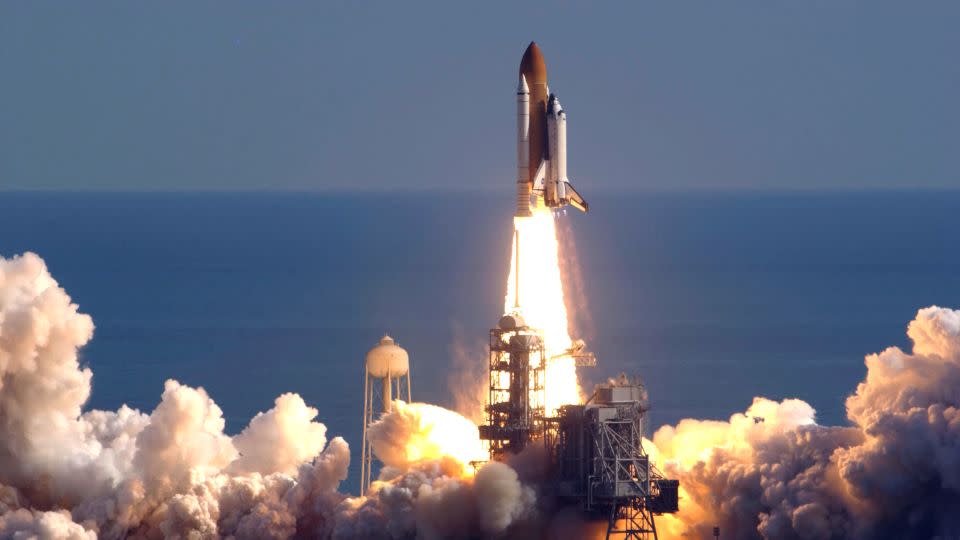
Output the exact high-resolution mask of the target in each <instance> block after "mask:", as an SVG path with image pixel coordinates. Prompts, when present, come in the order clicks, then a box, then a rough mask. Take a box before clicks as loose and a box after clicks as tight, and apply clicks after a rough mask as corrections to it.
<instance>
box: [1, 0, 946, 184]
mask: <svg viewBox="0 0 960 540" xmlns="http://www.w3.org/2000/svg"><path fill="white" fill-rule="evenodd" d="M957 28H960V3H954V2H922V3H920V2H916V3H908V2H896V3H893V2H802V3H799V2H798V3H782V2H776V3H774V2H736V3H733V2H703V3H700V2H690V3H683V4H682V5H680V4H679V3H672V2H671V3H666V2H664V3H659V4H647V3H612V2H611V3H602V4H601V5H599V7H598V4H595V3H586V2H577V3H574V2H562V3H556V4H546V3H537V4H533V3H528V4H524V5H523V6H514V5H513V4H511V3H506V2H494V3H489V4H488V3H460V2H452V3H401V2H391V3H370V2H282V3H267V2H242V1H241V2H192V1H191V2H162V3H160V2H157V3H147V2H119V1H118V2H26V1H23V2H20V1H13V0H11V1H8V2H3V3H0V189H71V190H86V189H97V190H102V189H106V190H194V189H196V190H309V191H324V190H352V189H358V190H435V189H444V190H456V189H471V190H474V189H502V186H503V185H504V184H510V183H512V181H513V175H514V167H515V164H514V157H515V156H514V126H515V118H514V111H515V108H514V107H515V106H514V101H513V99H514V90H515V85H516V70H517V64H518V63H519V60H520V56H521V54H522V53H523V50H524V48H525V46H526V44H527V43H528V42H529V41H530V40H536V41H537V42H538V43H540V45H541V46H542V48H543V51H544V54H545V56H546V59H547V68H548V72H549V77H550V85H551V90H553V91H555V92H556V93H557V94H558V95H559V97H560V99H561V101H562V102H563V104H564V107H565V109H566V110H567V113H568V125H569V135H568V139H569V160H570V161H569V169H570V172H571V178H572V179H573V180H574V183H575V185H577V186H578V188H579V189H580V191H581V192H583V193H584V194H589V193H590V192H591V191H593V190H597V191H600V190H614V189H628V190H649V189H654V190H700V189H709V190H715V189H720V190H723V189H741V188H746V189H774V190H776V189H824V188H827V189H865V188H870V189H873V188H877V189H902V188H950V187H956V186H958V185H960V182H958V180H960V174H958V171H960V106H958V105H957V99H958V98H960V62H958V61H957V54H958V51H960V32H958V31H957Z"/></svg>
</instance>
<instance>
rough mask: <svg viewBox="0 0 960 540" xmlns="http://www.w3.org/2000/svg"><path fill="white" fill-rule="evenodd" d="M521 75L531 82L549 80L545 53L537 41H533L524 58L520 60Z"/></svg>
mask: <svg viewBox="0 0 960 540" xmlns="http://www.w3.org/2000/svg"><path fill="white" fill-rule="evenodd" d="M520 75H523V76H524V77H526V78H527V82H528V83H529V84H537V83H545V82H547V64H546V62H544V61H543V53H542V52H540V47H537V44H536V42H534V41H531V42H530V46H529V47H527V50H526V52H524V53H523V59H522V60H520Z"/></svg>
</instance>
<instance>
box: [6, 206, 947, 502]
mask: <svg viewBox="0 0 960 540" xmlns="http://www.w3.org/2000/svg"><path fill="white" fill-rule="evenodd" d="M590 202H591V213H590V214H587V215H580V214H576V215H573V214H569V215H567V216H565V217H563V218H561V223H560V231H561V232H562V233H563V236H564V240H563V245H564V253H565V254H566V255H567V256H568V257H569V260H572V261H576V264H572V265H570V266H569V267H568V268H567V272H568V274H567V275H569V276H570V279H569V283H570V287H569V289H570V290H569V291H568V300H569V302H568V304H569V309H570V311H571V318H572V320H573V328H574V332H573V333H574V334H575V336H574V337H578V336H579V337H583V338H584V339H585V340H586V341H587V344H588V346H589V348H590V349H591V350H593V351H594V352H595V353H596V355H597V358H598V360H599V362H598V366H597V367H594V368H583V369H582V376H583V380H584V382H585V387H586V388H588V389H589V388H590V387H591V386H592V385H593V384H594V383H597V382H600V381H602V380H604V379H606V378H607V377H610V376H615V375H617V374H619V373H621V372H624V373H627V374H629V375H639V376H641V377H642V378H643V381H644V383H645V384H646V386H647V389H648V391H649V393H650V398H651V411H650V415H649V422H648V426H647V427H648V434H649V432H652V430H654V429H656V428H657V427H658V426H660V425H663V424H672V423H676V422H677V421H678V420H680V419H681V418H686V417H693V418H714V419H726V418H728V417H729V416H730V415H731V414H733V413H735V412H742V411H744V410H745V409H746V408H747V407H748V406H749V405H750V403H751V400H752V399H753V397H754V396H766V397H769V398H773V399H783V398H790V397H795V398H800V399H803V400H805V401H807V402H809V403H810V404H812V405H813V406H814V407H815V408H816V410H817V411H818V421H819V422H820V423H823V424H841V423H844V422H845V413H844V399H845V397H846V396H847V395H848V394H850V393H851V392H852V391H853V390H854V389H855V387H856V384H857V382H858V381H860V380H861V379H862V377H863V375H864V374H865V368H864V365H863V357H864V355H865V354H868V353H872V352H879V351H881V350H883V349H884V348H886V347H888V346H893V345H896V346H900V347H905V348H906V347H909V341H908V339H907V338H906V335H905V330H906V325H907V323H908V322H909V321H910V320H911V319H912V318H913V315H914V314H915V312H916V310H917V309H918V308H920V307H923V306H927V305H930V304H939V305H944V306H952V307H957V306H958V305H960V250H958V249H957V233H956V224H957V216H960V192H843V193H836V192H831V193H750V192H717V193H632V194H614V193H608V194H600V195H598V196H594V197H593V198H592V199H591V201H590ZM511 205H512V196H511V193H510V192H509V190H505V192H504V193H503V194H490V193H480V194H478V193H413V194H411V193H404V194H396V193H351V194H301V193H10V192H5V193H4V192H0V255H3V256H5V257H10V256H12V255H15V254H18V253H22V252H24V251H34V252H36V253H38V254H39V255H40V256H41V257H43V258H44V259H45V260H46V262H47V264H48V266H49V267H50V270H51V272H52V273H53V275H54V277H55V278H56V279H57V280H58V281H59V282H60V284H61V285H62V286H63V287H64V288H65V289H66V290H67V292H68V293H69V294H70V295H71V296H72V297H73V299H74V301H75V302H76V303H78V304H79V305H80V309H81V311H83V312H85V313H89V314H90V315H91V316H92V317H93V319H94V322H95V324H96V327H97V329H96V331H95V334H94V338H93V340H92V341H91V343H90V344H89V345H88V346H87V347H85V348H84V349H83V350H82V362H83V363H84V364H85V365H88V366H90V367H91V368H92V369H93V371H94V379H93V384H94V387H93V395H92V397H91V399H90V402H89V403H88V408H102V409H116V408H117V407H118V406H120V405H121V404H123V403H126V404H128V405H130V406H132V407H135V408H139V409H141V410H145V411H149V410H151V409H152V408H153V407H154V406H155V405H156V404H157V403H158V401H159V397H160V394H161V392H162V390H163V382H164V380H166V379H168V378H174V379H177V380H179V381H181V382H183V383H185V384H189V385H196V386H202V387H203V388H205V389H206V390H207V391H208V392H209V393H210V395H211V396H212V397H213V399H214V400H215V401H216V402H217V403H218V404H219V405H220V407H221V408H222V409H223V411H224V416H225V418H226V421H227V429H228V431H229V432H231V433H236V432H239V431H240V430H241V429H242V428H243V427H244V426H245V425H246V423H247V422H248V421H249V419H250V418H251V417H252V416H253V415H255V414H256V413H257V412H258V411H265V410H267V409H269V408H270V407H272V405H273V400H274V398H276V397H277V396H278V395H280V394H281V393H283V392H296V393H299V394H300V395H302V396H303V397H304V399H305V400H306V401H307V403H308V404H310V405H312V406H314V407H316V408H317V409H318V410H319V416H318V419H319V420H320V421H322V422H323V423H325V424H326V425H327V427H328V428H329V432H328V435H329V436H336V435H342V436H344V437H345V438H346V439H347V440H348V441H349V442H350V443H351V445H352V447H353V449H354V453H355V455H357V456H358V455H359V445H360V444H359V443H360V421H361V412H362V392H363V387H362V382H363V381H362V373H363V359H364V354H365V353H366V351H367V350H368V349H369V348H370V347H371V346H373V345H374V344H375V343H376V342H377V340H378V339H379V338H380V336H382V335H383V334H384V333H389V334H390V335H391V336H393V337H394V338H395V339H396V340H397V341H398V342H399V343H400V345H402V346H403V347H405V348H406V349H407V350H408V351H409V353H410V357H411V364H412V383H413V397H414V398H415V400H418V401H428V402H432V403H438V404H441V405H448V406H449V405H451V404H452V403H453V399H452V392H453V391H452V389H451V380H450V376H451V374H452V373H454V372H456V371H457V370H459V369H460V368H459V367H458V366H461V365H462V362H464V361H467V362H476V363H480V364H482V363H483V362H485V356H484V352H483V345H484V343H485V342H486V339H487V331H488V329H489V328H490V327H491V326H492V325H494V324H495V323H496V321H497V319H498V317H499V316H500V314H501V311H502V307H503V296H504V292H505V291H504V287H505V284H504V283H505V277H506V273H507V268H508V266H509V262H510V261H509V256H510V241H511V237H510V235H511V230H512V222H511ZM574 270H576V271H574ZM358 463H359V462H358V459H355V460H354V463H353V464H354V465H355V466H357V467H358ZM355 468H356V467H355ZM356 478H357V475H356V474H355V472H354V474H353V478H352V479H351V480H350V483H349V484H348V485H347V486H346V487H347V488H349V489H351V490H354V491H355V490H356V485H355V484H356Z"/></svg>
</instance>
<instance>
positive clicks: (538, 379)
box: [480, 314, 546, 459]
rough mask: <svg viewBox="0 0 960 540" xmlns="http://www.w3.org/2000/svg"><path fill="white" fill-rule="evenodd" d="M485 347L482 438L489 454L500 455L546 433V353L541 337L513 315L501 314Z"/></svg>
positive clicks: (540, 437) (514, 451) (499, 456)
mask: <svg viewBox="0 0 960 540" xmlns="http://www.w3.org/2000/svg"><path fill="white" fill-rule="evenodd" d="M489 346H490V364H489V369H490V371H489V373H490V381H489V382H490V389H489V396H488V398H487V406H486V413H487V423H486V425H483V426H480V438H481V439H483V440H486V441H488V444H489V448H490V457H491V458H492V459H500V458H502V457H503V456H505V455H506V454H508V453H517V452H520V451H521V450H523V448H524V447H525V446H526V445H527V444H528V443H529V442H530V441H533V440H535V439H542V438H543V436H544V429H545V427H546V421H545V414H544V412H545V411H544V408H545V404H546V393H545V390H546V388H545V385H546V375H545V374H546V372H545V369H546V352H545V350H544V347H543V336H542V335H541V334H540V333H539V332H537V331H536V330H534V329H532V328H530V327H528V326H526V324H525V323H524V322H523V319H522V318H521V317H520V316H519V315H516V314H508V315H504V316H503V317H501V318H500V322H499V323H498V324H497V327H496V328H494V329H492V330H490V345H489Z"/></svg>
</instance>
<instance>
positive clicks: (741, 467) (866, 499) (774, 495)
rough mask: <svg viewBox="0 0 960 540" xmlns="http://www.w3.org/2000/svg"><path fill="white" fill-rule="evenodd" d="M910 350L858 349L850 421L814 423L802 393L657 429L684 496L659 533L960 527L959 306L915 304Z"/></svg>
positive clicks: (879, 534) (907, 532) (843, 532)
mask: <svg viewBox="0 0 960 540" xmlns="http://www.w3.org/2000/svg"><path fill="white" fill-rule="evenodd" d="M907 334H908V336H909V337H910V339H911V340H913V344H914V345H913V351H912V353H907V352H904V351H902V350H900V349H899V348H897V347H891V348H889V349H887V350H885V351H883V352H881V353H879V354H872V355H869V356H867V358H866V366H867V377H866V379H865V380H864V381H863V382H862V383H860V385H859V386H858V387H857V390H856V393H854V394H853V395H852V396H850V397H849V398H848V399H847V417H848V418H849V420H850V422H851V424H852V425H851V426H850V427H824V426H819V425H816V424H815V423H814V411H813V409H812V408H811V407H810V406H809V405H807V404H806V403H803V402H802V401H799V400H785V401H783V402H780V403H776V402H773V401H769V400H766V399H762V398H757V399H756V400H755V401H754V403H753V405H752V406H751V407H750V408H749V409H748V410H747V412H746V413H745V414H738V415H734V416H732V417H731V418H730V421H729V422H708V421H697V420H684V421H682V422H680V423H679V424H678V425H677V426H675V427H664V428H661V429H660V430H659V431H658V432H657V433H656V434H655V435H654V443H655V444H656V446H657V449H658V451H659V456H658V457H659V459H660V461H661V463H662V464H663V467H664V469H665V470H666V472H667V474H668V475H670V476H675V477H677V478H679V479H680V481H681V487H682V489H683V490H684V492H685V495H686V498H685V499H683V500H682V503H681V512H680V514H678V515H677V518H678V519H676V520H662V522H661V530H667V531H668V532H670V533H673V534H675V535H679V534H682V533H688V534H689V533H693V534H694V536H700V537H708V536H709V535H710V530H711V528H712V527H713V526H714V524H717V525H719V526H720V527H721V531H722V536H723V537H724V538H757V537H763V538H803V539H830V538H934V537H940V538H955V537H958V536H960V514H958V513H957V512H956V511H955V509H956V508H960V409H958V407H960V311H953V310H949V309H945V308H940V307H935V306H934V307H929V308H925V309H921V310H920V311H919V312H918V313H917V317H916V319H915V320H914V321H913V322H911V323H910V325H909V328H908V330H907Z"/></svg>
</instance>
